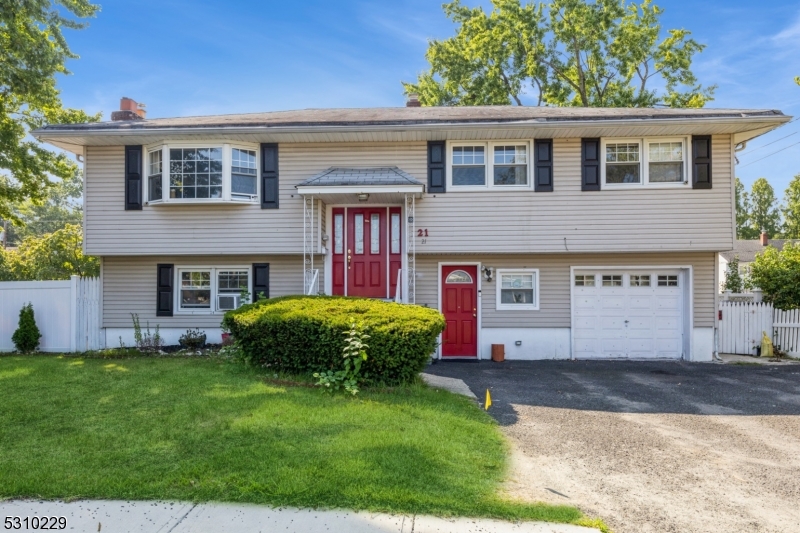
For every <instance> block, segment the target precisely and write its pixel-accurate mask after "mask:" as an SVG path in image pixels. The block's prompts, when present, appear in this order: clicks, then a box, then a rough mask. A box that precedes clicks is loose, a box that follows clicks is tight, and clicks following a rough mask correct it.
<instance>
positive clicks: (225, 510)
mask: <svg viewBox="0 0 800 533" xmlns="http://www.w3.org/2000/svg"><path fill="white" fill-rule="evenodd" d="M26 516H27V517H31V516H39V517H43V516H48V517H49V516H56V517H60V516H63V517H66V519H67V528H66V529H65V530H62V531H74V532H81V533H89V532H92V533H95V532H100V533H123V532H125V533H127V532H131V533H134V532H136V533H138V532H147V533H150V532H152V533H206V532H208V533H211V532H213V533H227V532H231V533H233V532H236V533H242V532H247V533H258V532H263V533H267V532H276V531H281V532H287V533H291V532H294V531H297V532H302V533H318V532H319V533H322V532H325V533H330V532H339V531H342V532H348V533H390V532H394V533H412V532H413V533H451V532H452V533H478V532H480V533H512V532H513V533H597V530H596V529H590V528H585V527H578V526H571V525H564V524H548V523H544V522H522V523H510V522H502V521H499V520H479V519H472V518H458V519H443V518H435V517H431V516H416V517H410V516H393V515H386V514H372V513H363V512H361V513H356V512H349V511H314V510H306V509H302V510H301V509H273V508H271V507H265V506H259V505H241V504H225V503H203V504H197V505H195V504H191V503H185V502H125V501H86V500H82V501H74V502H69V503H65V502H60V501H33V500H12V501H0V521H3V524H4V525H3V526H0V527H5V520H6V518H7V517H20V520H24V518H25V517H26ZM12 520H13V518H12ZM12 529H14V528H12ZM31 529H33V528H31ZM16 530H17V531H26V529H25V524H24V523H22V528H21V529H16Z"/></svg>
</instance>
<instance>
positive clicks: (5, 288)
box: [0, 276, 104, 352]
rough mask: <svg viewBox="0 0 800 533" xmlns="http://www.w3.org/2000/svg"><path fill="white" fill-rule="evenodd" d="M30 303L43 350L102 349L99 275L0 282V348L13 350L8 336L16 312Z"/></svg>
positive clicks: (15, 327) (40, 347) (14, 323)
mask: <svg viewBox="0 0 800 533" xmlns="http://www.w3.org/2000/svg"><path fill="white" fill-rule="evenodd" d="M28 302H30V303H32V304H33V312H34V316H35V317H36V325H37V326H38V327H39V331H40V332H41V333H42V338H41V341H40V345H39V349H40V350H41V351H43V352H83V351H86V350H97V349H100V348H103V347H104V346H103V343H104V336H103V335H102V333H103V332H102V329H101V327H100V278H79V277H78V276H72V278H71V279H69V280H66V281H4V282H0V351H3V352H10V351H13V350H14V343H13V342H12V341H11V336H12V335H13V334H14V331H16V329H17V325H18V323H19V311H20V309H21V308H22V306H23V305H25V304H27V303H28Z"/></svg>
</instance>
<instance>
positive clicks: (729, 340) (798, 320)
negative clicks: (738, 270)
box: [718, 301, 800, 357]
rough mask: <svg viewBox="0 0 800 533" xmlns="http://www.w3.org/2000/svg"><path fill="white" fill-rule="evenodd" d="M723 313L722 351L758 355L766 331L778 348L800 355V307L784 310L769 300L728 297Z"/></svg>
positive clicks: (721, 304)
mask: <svg viewBox="0 0 800 533" xmlns="http://www.w3.org/2000/svg"><path fill="white" fill-rule="evenodd" d="M719 314H720V316H719V321H718V322H719V351H720V353H732V354H741V355H756V352H757V350H756V348H758V347H760V346H761V338H762V336H763V335H764V332H766V333H767V335H769V336H770V338H771V339H772V343H773V344H774V345H775V348H777V349H779V350H781V351H782V352H786V353H788V354H789V355H791V356H793V357H795V356H798V355H800V309H793V310H791V311H781V310H780V309H774V308H773V307H772V305H771V304H768V303H753V302H739V301H724V302H720V305H719Z"/></svg>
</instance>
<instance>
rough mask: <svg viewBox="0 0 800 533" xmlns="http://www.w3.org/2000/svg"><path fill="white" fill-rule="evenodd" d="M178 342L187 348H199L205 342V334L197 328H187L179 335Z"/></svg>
mask: <svg viewBox="0 0 800 533" xmlns="http://www.w3.org/2000/svg"><path fill="white" fill-rule="evenodd" d="M178 342H179V343H180V344H181V346H183V347H184V348H186V349H188V350H199V349H200V348H202V347H203V346H205V344H206V334H205V332H203V331H200V329H199V328H195V329H187V330H186V333H184V334H183V335H181V336H180V338H179V339H178Z"/></svg>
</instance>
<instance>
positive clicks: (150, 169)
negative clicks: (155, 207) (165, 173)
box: [147, 150, 164, 202]
mask: <svg viewBox="0 0 800 533" xmlns="http://www.w3.org/2000/svg"><path fill="white" fill-rule="evenodd" d="M161 157H162V154H161V150H156V151H153V152H149V153H148V154H147V161H148V164H147V200H148V201H150V202H152V201H154V200H162V199H163V198H164V197H163V191H162V188H163V186H162V184H163V182H162V180H161V175H162V174H161V172H162V167H163V165H162V161H161Z"/></svg>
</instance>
